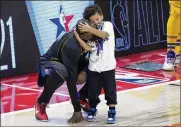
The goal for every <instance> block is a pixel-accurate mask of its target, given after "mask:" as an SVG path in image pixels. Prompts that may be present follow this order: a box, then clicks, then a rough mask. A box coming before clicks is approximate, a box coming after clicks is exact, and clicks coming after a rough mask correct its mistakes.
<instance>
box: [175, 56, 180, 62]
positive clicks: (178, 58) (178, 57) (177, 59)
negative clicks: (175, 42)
mask: <svg viewBox="0 0 181 127" xmlns="http://www.w3.org/2000/svg"><path fill="white" fill-rule="evenodd" d="M179 63H180V53H179V54H177V55H176V60H175V64H179Z"/></svg>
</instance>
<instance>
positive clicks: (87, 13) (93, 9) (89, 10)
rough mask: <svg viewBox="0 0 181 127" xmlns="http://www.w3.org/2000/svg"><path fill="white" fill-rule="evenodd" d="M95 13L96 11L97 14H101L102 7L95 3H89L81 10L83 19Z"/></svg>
mask: <svg viewBox="0 0 181 127" xmlns="http://www.w3.org/2000/svg"><path fill="white" fill-rule="evenodd" d="M96 13H98V14H99V15H102V9H101V8H100V7H99V5H97V4H94V5H90V6H88V7H86V8H85V10H84V12H83V17H84V18H85V19H87V20H89V18H90V17H91V16H93V15H95V14H96Z"/></svg>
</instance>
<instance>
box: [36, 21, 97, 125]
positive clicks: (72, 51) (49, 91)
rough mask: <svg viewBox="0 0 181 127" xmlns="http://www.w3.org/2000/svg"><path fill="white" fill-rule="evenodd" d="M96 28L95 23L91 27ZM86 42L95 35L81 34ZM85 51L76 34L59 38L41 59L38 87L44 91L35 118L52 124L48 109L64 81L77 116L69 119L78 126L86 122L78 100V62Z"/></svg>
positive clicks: (74, 115) (71, 32)
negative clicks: (49, 119)
mask: <svg viewBox="0 0 181 127" xmlns="http://www.w3.org/2000/svg"><path fill="white" fill-rule="evenodd" d="M81 22H82V23H84V22H86V23H88V24H89V22H88V21H86V20H83V19H82V20H80V21H79V22H78V23H77V24H79V23H81ZM89 25H91V26H92V27H94V26H93V25H92V24H89ZM79 34H80V36H81V38H82V39H83V40H85V41H87V40H90V39H91V38H92V34H90V33H87V32H81V33H79ZM81 53H82V48H81V47H80V45H79V43H78V42H77V40H76V38H75V36H74V34H73V31H70V32H69V33H65V34H64V35H63V36H62V37H61V38H60V39H57V40H56V41H55V42H54V43H53V44H52V46H51V47H50V48H49V50H48V51H47V52H46V53H45V54H44V55H43V56H41V57H40V59H39V65H38V74H39V75H38V86H39V87H44V90H43V92H42V93H41V95H40V97H39V98H38V100H37V104H36V106H35V111H36V112H35V117H36V119H37V120H40V121H48V116H47V113H46V107H47V104H48V103H49V101H50V99H51V97H52V95H53V93H54V92H55V90H56V89H57V88H59V87H60V86H61V85H62V84H63V83H64V81H67V87H68V91H69V94H70V98H71V101H72V104H73V107H74V113H73V116H72V117H71V118H70V119H69V120H68V122H69V123H78V122H80V121H82V120H83V117H82V113H81V107H80V102H79V100H78V97H77V89H76V82H77V72H78V60H79V57H80V56H81Z"/></svg>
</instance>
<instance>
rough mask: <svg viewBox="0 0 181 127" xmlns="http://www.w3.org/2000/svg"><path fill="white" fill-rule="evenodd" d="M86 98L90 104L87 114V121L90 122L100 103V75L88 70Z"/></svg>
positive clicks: (93, 118)
mask: <svg viewBox="0 0 181 127" xmlns="http://www.w3.org/2000/svg"><path fill="white" fill-rule="evenodd" d="M87 82H88V99H89V104H90V111H89V113H88V116H87V119H86V120H87V121H89V122H92V121H94V120H95V116H96V113H97V109H96V107H97V105H98V104H99V103H100V99H99V95H100V93H101V89H102V83H101V77H100V74H99V73H98V72H92V71H89V72H88V79H87Z"/></svg>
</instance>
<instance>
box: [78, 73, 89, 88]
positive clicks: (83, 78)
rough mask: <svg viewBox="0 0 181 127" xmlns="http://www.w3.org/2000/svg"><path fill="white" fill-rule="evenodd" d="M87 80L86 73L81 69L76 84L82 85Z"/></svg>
mask: <svg viewBox="0 0 181 127" xmlns="http://www.w3.org/2000/svg"><path fill="white" fill-rule="evenodd" d="M86 80H87V74H86V72H84V71H81V72H80V73H79V75H78V80H77V85H82V84H84V83H85V82H86Z"/></svg>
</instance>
